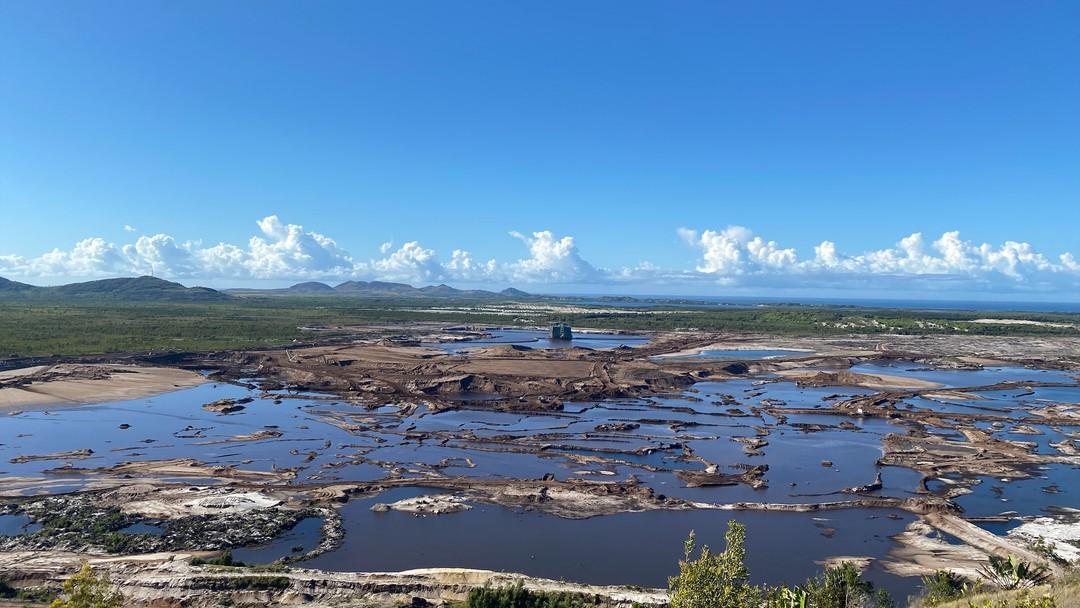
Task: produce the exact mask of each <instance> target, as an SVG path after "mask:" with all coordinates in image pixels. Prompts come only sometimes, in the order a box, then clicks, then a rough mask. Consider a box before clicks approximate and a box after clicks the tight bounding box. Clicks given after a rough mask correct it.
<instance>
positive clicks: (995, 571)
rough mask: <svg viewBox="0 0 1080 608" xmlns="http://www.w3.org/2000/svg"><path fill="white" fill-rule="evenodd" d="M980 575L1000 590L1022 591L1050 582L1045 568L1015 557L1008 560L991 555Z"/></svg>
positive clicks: (1011, 556) (1012, 556) (1048, 573)
mask: <svg viewBox="0 0 1080 608" xmlns="http://www.w3.org/2000/svg"><path fill="white" fill-rule="evenodd" d="M980 573H981V574H982V575H983V576H984V577H986V580H988V581H990V582H991V583H993V584H994V585H996V586H997V587H1000V588H1001V589H1024V588H1028V587H1034V586H1036V585H1041V584H1043V583H1045V582H1046V581H1048V580H1050V571H1049V570H1047V568H1046V566H1043V565H1040V564H1031V563H1029V562H1025V561H1024V560H1022V559H1020V558H1019V557H1017V556H1015V555H1010V556H1009V557H1008V558H1004V557H998V556H997V555H991V556H990V563H989V564H987V565H984V566H983V567H982V569H981V570H980Z"/></svg>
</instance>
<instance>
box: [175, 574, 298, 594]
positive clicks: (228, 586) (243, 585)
mask: <svg viewBox="0 0 1080 608" xmlns="http://www.w3.org/2000/svg"><path fill="white" fill-rule="evenodd" d="M289 584H290V583H289V577H287V576H230V577H217V578H209V577H206V578H197V579H194V580H193V581H192V582H191V586H192V587H193V588H195V589H211V590H214V591H283V590H285V589H288V588H289Z"/></svg>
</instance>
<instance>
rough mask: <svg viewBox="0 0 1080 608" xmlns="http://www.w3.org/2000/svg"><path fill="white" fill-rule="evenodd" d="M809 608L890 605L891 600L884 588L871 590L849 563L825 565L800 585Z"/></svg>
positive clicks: (867, 582)
mask: <svg viewBox="0 0 1080 608" xmlns="http://www.w3.org/2000/svg"><path fill="white" fill-rule="evenodd" d="M804 589H805V591H806V595H807V599H808V601H807V602H806V604H807V606H812V607H813V608H892V606H893V601H892V598H891V597H889V594H888V593H887V592H886V591H885V590H884V589H879V590H877V591H874V585H873V583H871V582H870V581H866V580H863V578H862V573H861V572H859V569H858V568H856V567H855V565H854V564H852V563H851V562H844V563H842V564H840V565H839V566H836V567H833V568H828V569H826V570H825V573H824V574H822V575H821V576H819V577H818V578H815V579H811V580H809V581H807V582H806V585H805V587H804Z"/></svg>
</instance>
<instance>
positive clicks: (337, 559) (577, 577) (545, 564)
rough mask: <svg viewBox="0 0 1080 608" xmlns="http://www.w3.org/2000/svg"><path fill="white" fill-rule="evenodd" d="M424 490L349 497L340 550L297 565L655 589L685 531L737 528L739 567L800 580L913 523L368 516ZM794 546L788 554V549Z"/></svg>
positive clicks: (673, 563) (845, 517)
mask: <svg viewBox="0 0 1080 608" xmlns="http://www.w3.org/2000/svg"><path fill="white" fill-rule="evenodd" d="M422 493H424V492H423V491H421V490H416V489H413V488H403V489H397V490H393V491H390V492H386V493H384V494H382V495H380V496H378V497H375V498H369V499H364V500H353V501H351V502H350V503H348V504H347V505H345V506H344V507H343V508H342V510H341V512H342V516H343V517H344V520H345V522H346V523H345V525H346V535H345V544H344V545H343V546H342V547H341V548H340V549H338V550H336V551H333V552H330V553H327V554H324V555H321V556H319V557H316V558H315V559H313V560H311V561H308V562H305V563H304V566H310V567H313V568H325V569H331V570H350V571H364V570H403V569H410V568H427V567H440V566H455V567H465V568H482V569H488V570H503V571H508V572H527V573H529V574H532V575H535V576H541V577H547V578H553V579H556V580H558V579H565V580H574V581H581V582H586V583H594V584H627V583H630V582H632V583H635V584H640V585H647V586H656V587H664V586H666V585H667V577H668V576H670V575H672V574H675V571H676V570H677V567H678V566H677V564H678V560H679V558H680V557H681V554H682V543H683V540H685V539H686V536H687V534H689V532H690V531H691V530H693V531H694V532H695V534H696V535H697V538H698V541H699V542H700V543H703V544H708V545H710V546H712V547H714V548H721V547H723V536H724V532H725V531H726V528H727V522H728V521H729V520H731V519H735V520H737V521H740V522H742V523H744V524H745V525H746V526H747V551H748V565H749V567H750V572H751V574H752V577H753V578H754V579H755V580H756V581H758V582H766V581H767V582H771V583H777V582H781V581H786V582H789V583H794V582H802V580H804V579H805V578H807V577H809V576H812V575H814V574H815V573H816V572H817V571H818V570H819V567H818V566H817V565H816V564H814V561H815V560H820V559H824V558H827V557H830V556H834V555H866V556H876V557H882V556H884V554H885V553H886V552H887V551H888V549H889V547H890V545H891V542H890V541H889V538H888V537H889V536H891V535H893V534H896V533H898V532H900V531H901V530H903V528H904V526H905V525H907V523H909V522H911V521H912V520H913V519H914V517H913V516H912V515H910V514H908V513H904V512H894V511H888V510H867V509H852V510H845V511H833V512H827V513H816V514H807V513H755V512H726V511H693V512H674V511H651V512H645V513H623V514H619V515H608V516H604V517H593V518H590V519H586V520H568V519H561V518H558V517H554V516H551V515H546V514H543V513H536V512H528V511H521V510H515V509H507V508H502V507H497V506H489V505H477V506H476V507H474V508H473V509H472V510H469V511H464V512H461V513H453V514H448V515H437V516H428V517H415V516H413V515H411V514H408V513H399V512H396V511H390V512H386V513H373V512H371V511H370V508H371V505H372V504H374V503H375V502H392V501H396V500H400V499H402V498H408V497H412V496H417V495H420V494H422ZM793 547H798V548H799V550H798V551H792V550H791V549H792V548H793ZM869 577H870V579H871V580H874V581H875V582H877V583H878V584H882V585H885V586H887V587H888V588H890V589H891V590H893V591H894V592H896V593H897V594H898V595H900V596H903V595H904V594H906V593H908V592H910V591H911V590H913V589H914V583H913V581H904V580H902V579H897V578H896V577H893V576H891V575H888V574H886V573H884V572H883V571H881V570H879V569H878V568H876V567H875V568H872V569H871V571H870V573H869Z"/></svg>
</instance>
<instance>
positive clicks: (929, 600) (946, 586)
mask: <svg viewBox="0 0 1080 608" xmlns="http://www.w3.org/2000/svg"><path fill="white" fill-rule="evenodd" d="M922 583H923V603H925V604H926V605H927V606H937V605H938V604H944V603H945V602H951V601H953V600H958V599H960V598H962V597H964V596H965V595H967V594H968V593H970V592H971V591H972V589H973V587H972V584H971V581H969V580H968V579H966V578H964V577H963V576H960V575H959V574H957V573H955V572H952V571H949V570H938V571H937V572H935V573H933V574H932V575H930V576H924V577H923V579H922Z"/></svg>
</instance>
